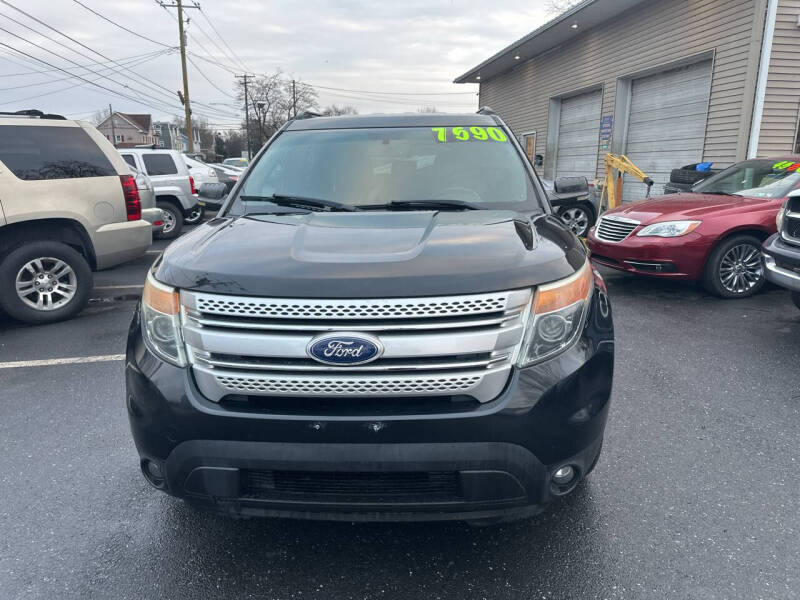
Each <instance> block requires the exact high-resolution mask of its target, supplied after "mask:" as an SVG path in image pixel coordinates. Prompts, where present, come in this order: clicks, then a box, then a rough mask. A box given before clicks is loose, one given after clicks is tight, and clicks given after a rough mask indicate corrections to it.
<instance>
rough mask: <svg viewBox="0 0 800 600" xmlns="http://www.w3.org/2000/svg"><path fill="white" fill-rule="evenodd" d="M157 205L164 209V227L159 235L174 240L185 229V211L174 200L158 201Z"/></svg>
mask: <svg viewBox="0 0 800 600" xmlns="http://www.w3.org/2000/svg"><path fill="white" fill-rule="evenodd" d="M156 206H158V208H160V209H161V210H163V211H164V229H163V231H162V232H161V233H160V234H158V237H160V238H163V239H165V240H173V239H175V238H176V237H178V236H179V235H180V234H181V230H182V229H183V213H182V212H181V211H180V209H179V208H178V207H177V206H175V205H174V204H173V203H172V202H164V201H162V202H157V203H156Z"/></svg>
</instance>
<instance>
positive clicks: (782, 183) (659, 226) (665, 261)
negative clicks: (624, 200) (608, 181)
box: [587, 156, 800, 300]
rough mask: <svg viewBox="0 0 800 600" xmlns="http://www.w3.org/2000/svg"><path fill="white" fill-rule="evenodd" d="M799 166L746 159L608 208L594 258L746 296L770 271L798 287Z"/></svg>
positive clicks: (596, 233)
mask: <svg viewBox="0 0 800 600" xmlns="http://www.w3.org/2000/svg"><path fill="white" fill-rule="evenodd" d="M798 168H800V163H798V157H793V156H786V157H775V158H765V159H754V160H747V161H743V162H740V163H737V164H735V165H733V166H731V167H729V168H728V169H725V170H723V171H721V172H719V173H716V174H714V175H711V176H710V177H708V178H707V179H703V180H702V181H700V182H699V183H697V184H695V185H694V186H693V187H692V188H691V189H690V191H687V192H682V193H679V194H673V195H666V196H661V197H654V198H650V199H647V200H642V201H640V202H634V203H631V204H625V205H623V206H620V207H617V208H615V209H612V210H609V211H607V212H606V213H604V214H603V215H602V216H601V217H600V220H599V221H598V223H597V226H596V227H593V228H592V229H591V230H590V231H589V236H588V238H587V246H588V248H589V250H590V252H591V256H592V259H593V260H594V261H595V262H596V263H599V264H602V265H605V266H607V267H611V268H613V269H618V270H621V271H627V272H629V273H634V274H638V275H647V276H651V277H661V278H669V279H682V280H688V281H697V282H700V283H702V284H703V286H704V287H705V288H706V289H707V290H708V291H709V292H710V293H712V294H715V295H717V296H720V297H722V298H744V297H747V296H751V295H752V294H755V293H756V292H758V291H759V290H760V289H761V287H762V286H763V285H764V282H765V281H766V280H767V279H768V278H770V279H773V280H774V281H776V282H777V283H779V284H782V285H785V286H787V287H791V286H790V285H789V284H792V285H794V287H792V288H791V289H795V290H796V291H800V271H798V270H797V269H796V265H795V263H794V262H793V261H792V256H793V255H796V254H797V249H796V247H795V246H796V245H797V244H800V225H799V223H800V221H799V220H798V219H800V203H799V202H798V199H799V198H800V190H798V188H800V171H799V170H798ZM776 221H777V223H776ZM780 226H782V229H781V234H780V236H778V235H777V234H776V232H777V229H778V228H779V227H780ZM765 241H766V242H767V243H766V246H765V252H766V259H765V260H766V262H765V261H764V260H762V244H764V242H765ZM765 265H766V269H765ZM792 265H795V266H792ZM767 273H771V275H769V276H768V275H767ZM795 300H797V297H796V296H795Z"/></svg>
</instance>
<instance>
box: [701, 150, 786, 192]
mask: <svg viewBox="0 0 800 600" xmlns="http://www.w3.org/2000/svg"><path fill="white" fill-rule="evenodd" d="M799 169H800V163H797V162H794V161H791V160H784V161H777V162H776V160H775V159H769V160H763V159H757V160H747V161H744V162H740V163H738V164H735V165H733V166H732V167H730V168H728V169H725V170H724V171H722V172H720V173H718V174H716V175H714V176H713V177H709V178H708V179H706V180H705V181H703V182H701V183H699V184H697V185H696V186H694V187H693V188H692V191H693V192H697V193H700V194H736V195H739V196H748V197H750V198H783V197H784V196H786V194H788V193H789V192H790V191H792V190H793V189H795V188H796V187H798V185H799V184H800V170H799Z"/></svg>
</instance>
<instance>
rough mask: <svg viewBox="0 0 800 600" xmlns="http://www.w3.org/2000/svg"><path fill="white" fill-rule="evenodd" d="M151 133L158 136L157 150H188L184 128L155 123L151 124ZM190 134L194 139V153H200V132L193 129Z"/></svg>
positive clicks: (166, 123) (170, 124) (171, 124)
mask: <svg viewBox="0 0 800 600" xmlns="http://www.w3.org/2000/svg"><path fill="white" fill-rule="evenodd" d="M153 131H155V132H156V134H157V135H158V147H159V148H166V149H168V150H180V151H181V152H186V151H187V150H188V139H187V137H186V128H185V127H178V126H177V125H176V124H175V123H168V122H166V121H158V122H157V123H153ZM192 134H193V135H192V137H193V138H194V151H195V152H198V153H199V152H201V148H200V145H201V144H200V131H199V130H198V129H197V128H193V129H192Z"/></svg>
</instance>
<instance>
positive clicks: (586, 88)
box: [455, 0, 800, 201]
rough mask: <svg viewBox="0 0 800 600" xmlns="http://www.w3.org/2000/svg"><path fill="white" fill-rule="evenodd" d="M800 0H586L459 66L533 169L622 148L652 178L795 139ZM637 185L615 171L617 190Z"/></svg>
mask: <svg viewBox="0 0 800 600" xmlns="http://www.w3.org/2000/svg"><path fill="white" fill-rule="evenodd" d="M799 16H800V0H659V1H657V2H656V1H653V0H584V1H583V2H581V3H579V4H578V5H576V6H575V7H574V8H572V9H570V10H568V11H567V12H565V13H564V14H562V15H560V16H559V17H557V18H556V19H554V20H553V21H551V22H549V23H547V24H545V25H543V26H542V27H540V28H539V29H537V30H536V31H533V32H532V33H530V34H528V35H526V36H525V37H523V38H521V39H519V40H517V41H516V42H514V43H513V44H511V45H510V46H508V47H507V48H505V49H503V50H501V51H500V52H498V53H497V54H495V55H494V56H491V57H490V58H488V59H486V60H485V61H484V62H482V63H481V64H479V65H477V66H475V67H474V68H472V69H470V70H469V71H467V72H466V73H465V74H463V75H461V76H460V77H458V78H457V79H456V80H455V81H456V83H478V84H479V85H480V103H479V104H480V106H490V107H491V108H492V109H493V110H494V111H495V112H496V113H497V114H498V115H500V116H501V117H502V118H503V119H504V120H505V122H506V123H507V124H508V125H509V127H511V129H512V130H513V131H514V133H515V134H516V135H517V136H519V139H520V142H521V143H522V146H523V148H524V149H525V150H526V152H527V153H528V154H529V156H530V157H531V159H533V157H534V156H535V155H536V154H541V155H544V176H545V177H547V178H551V179H552V178H556V177H560V176H570V175H583V176H586V177H587V178H589V179H593V178H594V177H595V176H600V177H602V176H603V174H604V169H605V165H604V160H605V154H606V153H607V152H611V153H612V154H625V155H627V156H628V157H630V159H631V160H633V162H635V163H636V164H637V166H639V167H640V168H641V169H642V170H643V171H645V172H646V173H647V174H648V175H649V176H650V177H651V178H653V179H654V180H655V182H656V186H655V188H654V190H653V191H654V192H655V193H660V192H661V191H662V186H663V184H664V183H666V182H667V181H668V180H669V175H670V171H671V169H673V168H676V167H681V166H683V165H688V164H692V163H698V162H701V161H709V162H713V163H714V167H717V168H720V167H727V166H729V165H730V164H732V163H734V162H737V161H740V160H744V159H745V158H750V157H755V156H775V155H782V154H790V153H793V152H798V151H800V148H798V147H797V144H798V143H800V135H798V133H799V132H798V120H799V119H800V110H799V109H800V75H798V74H800V20H799V19H798V17H799ZM644 195H645V188H644V186H643V185H641V184H639V183H634V182H631V183H626V185H625V188H624V197H623V200H624V201H631V200H635V199H638V198H641V197H643V196H644Z"/></svg>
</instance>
